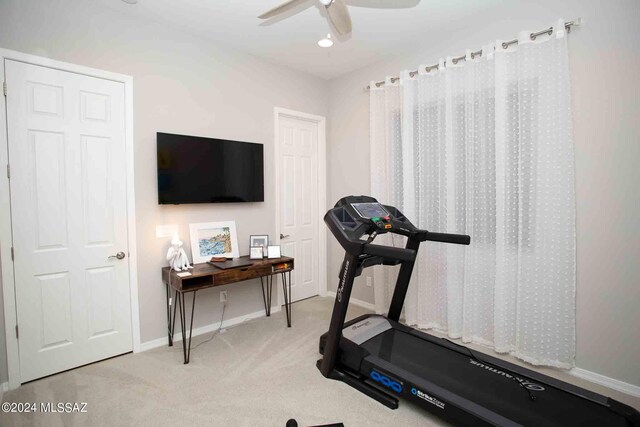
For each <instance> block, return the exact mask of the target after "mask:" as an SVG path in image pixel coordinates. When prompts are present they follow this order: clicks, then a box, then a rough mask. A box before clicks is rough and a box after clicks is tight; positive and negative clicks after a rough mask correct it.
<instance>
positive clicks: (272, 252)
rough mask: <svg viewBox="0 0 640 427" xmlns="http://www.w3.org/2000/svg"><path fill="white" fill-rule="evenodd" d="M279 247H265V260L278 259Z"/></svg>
mask: <svg viewBox="0 0 640 427" xmlns="http://www.w3.org/2000/svg"><path fill="white" fill-rule="evenodd" d="M281 256H282V255H280V246H268V247H267V258H280V257H281Z"/></svg>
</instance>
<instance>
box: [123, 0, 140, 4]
mask: <svg viewBox="0 0 640 427" xmlns="http://www.w3.org/2000/svg"><path fill="white" fill-rule="evenodd" d="M122 1H123V2H125V3H129V4H136V3H138V0H122Z"/></svg>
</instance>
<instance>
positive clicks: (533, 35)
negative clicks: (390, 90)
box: [364, 18, 580, 90]
mask: <svg viewBox="0 0 640 427" xmlns="http://www.w3.org/2000/svg"><path fill="white" fill-rule="evenodd" d="M578 26H580V18H577V19H574V20H573V21H567V22H565V23H564V28H565V29H566V30H567V32H568V33H570V32H571V27H578ZM552 32H553V27H549V28H547V29H545V30H542V31H538V32H536V33H531V34H529V38H531V40H535V39H536V38H537V37H538V36H541V35H543V34H548V35H551V33H552ZM512 44H518V39H517V38H516V39H513V40H509V41H506V42H503V43H502V48H503V49H506V48H508V47H509V46H511V45H512ZM476 56H482V49H480V50H478V51H475V52H471V59H474V58H475V57H476ZM466 59H467V55H462V56H458V57H455V58H452V59H451V61H452V62H453V63H454V64H457V63H458V62H459V61H465V60H466ZM439 67H440V65H439V64H434V65H427V66H426V67H424V69H425V71H426V72H427V73H429V72H431V70H437V69H438V68H439ZM418 71H419V70H414V71H410V72H409V76H410V77H414V76H415V75H416V74H418ZM398 80H400V77H398V76H395V77H391V83H395V82H397V81H398ZM383 84H385V81H384V80H382V81H379V82H375V85H376V87H380V86H382V85H383ZM370 89H371V85H367V87H365V88H364V90H370Z"/></svg>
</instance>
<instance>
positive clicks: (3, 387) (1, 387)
mask: <svg viewBox="0 0 640 427" xmlns="http://www.w3.org/2000/svg"><path fill="white" fill-rule="evenodd" d="M7 391H9V383H0V402H2V395H3V394H5V393H6V392H7Z"/></svg>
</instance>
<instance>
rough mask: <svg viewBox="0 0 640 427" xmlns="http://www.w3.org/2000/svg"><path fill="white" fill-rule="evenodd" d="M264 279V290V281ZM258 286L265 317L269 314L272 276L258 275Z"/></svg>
mask: <svg viewBox="0 0 640 427" xmlns="http://www.w3.org/2000/svg"><path fill="white" fill-rule="evenodd" d="M263 279H264V280H266V285H267V286H266V290H265V282H264V280H263ZM260 287H261V288H262V301H263V302H264V311H265V313H267V317H269V316H271V294H272V292H273V276H260Z"/></svg>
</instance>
